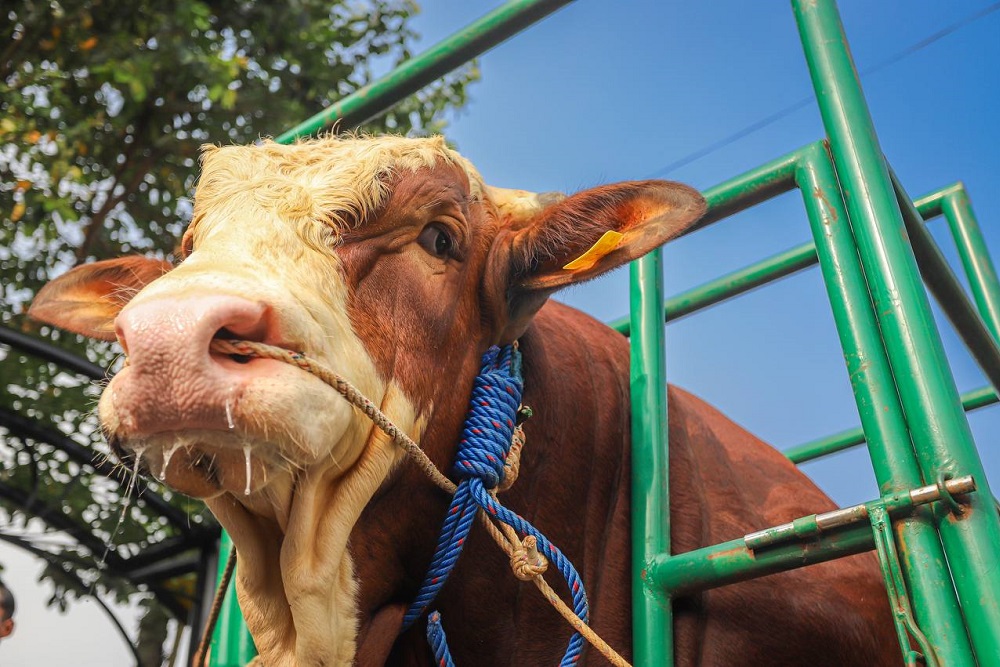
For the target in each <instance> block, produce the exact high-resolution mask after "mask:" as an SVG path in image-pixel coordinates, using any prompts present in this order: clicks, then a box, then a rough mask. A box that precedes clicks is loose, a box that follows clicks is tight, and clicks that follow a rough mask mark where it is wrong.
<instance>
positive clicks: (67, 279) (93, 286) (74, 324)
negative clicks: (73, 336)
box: [28, 256, 173, 340]
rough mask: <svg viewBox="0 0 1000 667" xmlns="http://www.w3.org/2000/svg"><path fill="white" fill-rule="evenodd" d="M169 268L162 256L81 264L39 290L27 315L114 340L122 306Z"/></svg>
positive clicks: (70, 329) (92, 335)
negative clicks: (116, 321) (160, 257)
mask: <svg viewBox="0 0 1000 667" xmlns="http://www.w3.org/2000/svg"><path fill="white" fill-rule="evenodd" d="M171 268H173V267H172V266H171V264H170V263H169V262H166V261H164V260H161V259H152V258H149V257H138V256H137V257H120V258H118V259H108V260H104V261H102V262H94V263H92V264H84V265H83V266H78V267H76V268H74V269H71V270H69V271H67V272H66V273H64V274H63V275H61V276H59V277H58V278H56V279H55V280H53V281H51V282H49V283H48V284H46V285H45V287H43V288H42V289H41V290H39V291H38V294H37V295H35V299H34V300H33V301H32V302H31V307H30V308H28V315H29V316H30V317H32V318H34V319H36V320H38V321H40V322H45V323H46V324H51V325H53V326H57V327H59V328H61V329H66V330H68V331H72V332H73V333H78V334H82V335H84V336H89V337H90V338H98V339H100V340H114V339H115V317H117V316H118V313H119V312H120V311H121V309H122V308H124V307H125V304H127V303H128V302H129V301H130V300H131V299H132V297H133V296H135V294H136V293H137V292H138V291H139V290H141V289H142V288H143V287H145V286H146V285H148V284H149V283H151V282H153V281H154V280H156V279H157V278H159V277H160V276H162V275H163V274H164V273H166V272H167V271H170V269H171Z"/></svg>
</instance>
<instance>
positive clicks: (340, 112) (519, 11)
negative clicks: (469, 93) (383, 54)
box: [275, 0, 571, 144]
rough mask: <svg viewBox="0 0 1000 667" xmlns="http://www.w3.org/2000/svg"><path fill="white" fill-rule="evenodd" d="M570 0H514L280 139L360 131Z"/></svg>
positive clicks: (284, 141)
mask: <svg viewBox="0 0 1000 667" xmlns="http://www.w3.org/2000/svg"><path fill="white" fill-rule="evenodd" d="M570 1H571V0H511V1H510V2H507V3H505V4H503V5H501V6H500V7H497V8H496V9H494V10H493V11H492V12H490V13H489V14H486V15H485V16H483V17H482V18H480V19H479V20H477V21H474V22H473V23H471V24H469V25H467V26H466V27H464V28H462V29H461V30H459V31H458V32H456V33H454V34H453V35H451V36H450V37H447V38H446V39H444V40H442V41H440V42H438V43H437V44H435V45H434V46H432V47H431V48H429V49H427V50H426V51H424V52H423V53H421V54H420V55H417V56H414V57H413V58H411V59H409V60H407V61H406V62H404V63H403V64H401V65H400V66H399V67H397V68H396V69H394V70H392V71H391V72H389V73H388V74H386V75H385V76H383V77H382V78H381V79H379V80H378V81H374V82H372V83H370V84H368V85H367V86H364V87H363V88H360V89H359V90H357V91H355V92H354V93H352V94H350V95H348V96H347V97H345V98H344V99H342V100H338V101H337V102H334V103H333V104H331V105H330V106H328V107H327V108H326V109H323V110H322V111H320V112H319V113H317V114H316V115H314V116H313V117H312V118H310V119H308V120H306V121H305V122H303V123H300V124H299V125H296V126H295V127H293V128H292V129H290V130H288V131H287V132H285V133H284V134H282V135H281V136H279V137H278V138H277V139H276V140H275V141H277V142H278V143H280V144H288V143H291V142H293V141H295V140H296V139H298V138H299V137H303V136H307V135H310V134H312V133H314V132H317V131H318V130H321V129H323V128H325V127H329V126H331V125H333V124H334V123H336V122H337V121H340V126H341V127H344V128H352V127H357V126H358V125H361V124H363V123H364V122H365V121H368V120H371V119H372V118H375V117H376V116H378V115H379V114H381V113H383V112H385V111H387V110H388V109H390V108H391V107H392V106H393V105H395V104H396V103H398V102H400V101H401V100H403V99H404V98H406V97H407V96H409V95H412V94H413V93H415V92H417V91H418V90H420V89H421V88H423V87H424V86H426V85H428V84H429V83H431V82H432V81H434V80H435V79H437V78H438V77H441V76H443V75H445V74H447V73H448V72H450V71H451V70H453V69H455V68H456V67H459V66H460V65H462V64H464V63H465V62H467V61H469V60H472V59H473V58H475V57H477V56H479V55H481V54H482V53H484V52H486V51H488V50H489V49H491V48H493V47H494V46H496V45H497V44H499V43H500V42H502V41H504V40H506V39H507V38H508V37H511V36H513V35H515V34H517V33H518V32H520V31H521V30H524V29H525V28H527V27H528V26H530V25H531V24H533V23H536V22H537V21H539V20H541V19H543V18H545V17H546V16H548V15H549V14H551V13H552V12H554V11H555V10H557V9H559V8H560V7H562V6H563V5H566V4H569V2H570Z"/></svg>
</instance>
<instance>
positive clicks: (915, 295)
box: [211, 0, 1000, 667]
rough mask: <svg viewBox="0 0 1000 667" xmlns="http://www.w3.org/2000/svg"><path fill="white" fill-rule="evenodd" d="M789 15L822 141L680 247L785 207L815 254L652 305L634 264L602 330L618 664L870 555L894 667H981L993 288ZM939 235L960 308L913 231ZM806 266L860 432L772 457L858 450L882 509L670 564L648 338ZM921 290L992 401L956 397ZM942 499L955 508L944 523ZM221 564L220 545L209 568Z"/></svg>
mask: <svg viewBox="0 0 1000 667" xmlns="http://www.w3.org/2000/svg"><path fill="white" fill-rule="evenodd" d="M568 2H569V0H514V1H512V2H508V3H506V4H505V5H503V6H502V7H500V8H498V9H497V10H495V11H493V12H491V13H490V14H488V15H486V16H484V17H483V18H482V19H480V20H479V21H476V22H475V23H473V24H471V25H470V26H468V27H467V28H465V29H463V30H461V31H459V32H458V33H456V34H455V35H453V36H451V37H449V38H448V39H446V40H444V41H442V42H441V43H439V44H438V45H436V46H434V47H432V48H431V49H429V50H428V51H426V52H425V53H424V54H422V55H420V56H418V57H416V58H414V59H413V60H411V61H409V62H408V63H405V64H404V65H402V66H400V67H399V68H398V69H396V70H394V71H393V72H391V73H389V74H388V75H387V76H385V77H384V78H383V79H381V80H379V81H378V82H376V83H373V84H372V85H370V86H368V87H366V88H365V89H362V90H360V91H358V92H357V93H356V94H354V95H352V96H350V97H348V98H345V99H344V100H342V101H340V102H338V103H337V104H334V105H333V106H331V107H330V108H328V109H326V110H325V111H324V112H322V113H321V114H318V115H317V116H315V117H313V118H312V119H310V120H308V121H306V122H305V123H303V124H301V125H299V126H297V127H295V128H293V129H291V130H289V131H288V132H286V133H285V134H283V135H281V136H280V137H279V138H278V141H280V142H290V141H292V140H294V139H295V138H297V137H300V136H304V135H307V134H310V133H312V132H315V131H316V130H318V129H321V128H323V127H327V126H329V125H330V124H332V123H333V122H335V121H337V120H340V121H341V123H342V125H343V126H353V125H357V124H359V123H361V122H364V121H365V120H367V119H369V118H371V117H373V116H376V115H378V114H379V113H380V112H382V111H384V110H386V109H387V108H389V107H391V106H392V105H393V104H395V103H396V102H398V101H399V100H401V99H402V98H403V97H405V96H407V95H409V94H410V93H412V92H415V91H416V90H418V89H419V88H421V87H422V86H424V85H426V84H427V83H429V82H431V81H433V80H434V79H435V78H437V77H438V76H441V75H442V74H443V73H445V72H447V71H448V70H450V69H452V68H454V67H456V66H458V65H460V64H461V63H463V62H465V61H467V60H469V59H471V58H473V57H475V56H477V55H478V54H480V53H482V52H484V51H486V50H487V49H489V48H490V47H492V46H494V45H495V44H497V43H499V42H500V41H502V40H504V39H506V38H507V37H509V36H511V35H513V34H515V33H516V32H518V31H519V30H521V29H523V28H525V27H527V26H528V25H530V24H532V23H534V22H535V21H538V20H539V19H541V18H543V17H545V16H547V15H548V14H550V13H551V12H553V11H555V10H556V9H558V8H559V7H561V6H563V5H565V4H567V3H568ZM792 7H793V10H794V13H795V18H796V21H797V23H798V28H799V32H800V36H801V39H802V44H803V48H804V51H805V55H806V60H807V62H808V65H809V70H810V73H811V76H812V81H813V86H814V88H815V91H816V97H817V100H818V103H819V107H820V111H821V114H822V119H823V124H824V127H825V130H826V135H827V136H826V138H825V139H823V140H821V141H818V142H816V143H813V144H810V145H807V146H805V147H803V148H801V149H799V150H797V151H794V152H792V153H790V154H788V155H786V156H784V157H782V158H779V159H777V160H774V161H773V162H770V163H768V164H766V165H764V166H762V167H759V168H757V169H754V170H752V171H750V172H748V173H745V174H743V175H741V176H738V177H736V178H733V179H730V180H729V181H726V182H725V183H722V184H720V185H718V186H716V187H714V188H711V189H709V190H707V191H706V192H705V193H704V194H705V197H706V199H707V200H708V202H709V211H708V214H707V215H706V217H705V218H704V219H703V220H702V221H701V222H700V223H699V224H698V226H697V228H701V227H705V226H707V225H709V224H712V223H714V222H717V221H718V220H720V219H722V218H724V217H726V216H729V215H732V214H734V213H736V212H738V211H741V210H743V209H746V208H749V207H751V206H754V205H756V204H759V203H761V202H763V201H765V200H768V199H770V198H772V197H775V196H777V195H779V194H782V193H784V192H787V191H789V190H792V189H795V188H797V189H798V190H799V191H800V192H801V193H802V199H803V203H804V204H805V209H806V213H807V216H808V218H809V223H810V228H811V230H812V234H813V239H814V243H808V244H805V245H802V246H799V247H797V248H792V249H791V250H789V251H787V252H784V253H781V254H779V255H776V256H773V257H770V258H767V259H765V260H763V261H761V262H758V263H757V264H754V265H753V266H749V267H747V268H745V269H742V270H740V271H736V272H734V273H731V274H729V275H726V276H723V277H721V278H719V279H717V280H713V281H711V282H709V283H706V284H705V285H702V286H700V287H698V288H695V289H693V290H690V291H688V292H686V293H684V294H681V295H678V296H676V297H673V298H671V299H667V300H666V301H665V300H664V296H663V284H662V275H663V274H662V270H661V251H660V250H656V251H654V252H652V253H650V254H649V255H647V256H646V257H644V258H642V259H640V260H638V261H637V262H635V263H633V265H632V267H631V315H630V317H629V318H627V319H625V320H623V321H618V322H614V323H612V326H614V327H615V328H617V329H618V330H619V331H621V332H622V333H624V334H626V335H630V334H631V339H632V345H631V349H632V379H631V383H632V401H633V419H632V422H633V472H632V480H633V481H632V485H633V491H632V502H633V517H632V526H633V550H632V572H633V617H634V633H633V651H634V658H635V664H637V665H641V666H646V665H670V664H672V663H673V637H672V633H671V628H672V622H671V605H670V599H671V598H672V597H674V596H678V595H682V594H685V593H690V592H693V591H698V590H704V589H707V588H712V587H715V586H721V585H725V584H728V583H733V582H737V581H743V580H745V579H749V578H752V577H755V576H762V575H764V574H770V573H774V572H780V571H783V570H788V569H792V568H795V567H800V566H803V565H808V564H811V563H816V562H822V561H825V560H830V559H833V558H837V557H840V556H846V555H850V554H855V553H859V552H863V551H868V550H872V549H875V550H876V552H877V554H878V556H879V561H880V563H881V564H882V570H883V575H884V578H885V582H886V587H887V592H888V594H889V598H890V603H891V605H892V607H893V610H894V612H895V621H896V627H897V631H898V633H899V638H900V645H901V650H902V651H903V654H904V656H905V657H906V658H907V663H908V664H915V662H916V661H918V660H923V661H924V662H925V663H927V664H929V665H933V664H937V665H942V666H944V665H947V666H948V667H965V666H969V667H974V666H975V665H977V664H980V665H986V664H993V663H992V662H991V661H995V660H996V659H997V656H1000V521H998V515H997V511H996V508H995V507H994V500H993V494H992V492H991V491H990V489H989V486H988V483H987V480H986V475H985V473H984V470H983V466H982V463H981V461H980V459H979V455H978V453H977V451H976V448H975V443H974V442H973V438H972V434H971V432H970V430H969V425H968V422H967V420H966V417H965V413H964V410H966V409H975V408H977V407H982V406H984V405H988V404H990V403H994V402H996V401H997V395H996V391H995V390H994V389H993V387H1000V346H998V344H997V340H998V336H1000V281H998V279H997V275H996V272H995V270H994V267H993V264H992V262H991V260H990V258H989V256H988V254H987V252H986V248H985V244H984V243H983V239H982V235H981V233H980V230H979V227H978V225H977V223H976V220H975V216H974V214H973V212H972V208H971V205H970V203H969V198H968V195H967V194H966V192H965V189H964V187H963V186H962V185H961V184H956V185H952V186H950V187H947V188H944V189H941V190H939V191H937V192H934V193H931V194H930V195H927V196H926V197H923V198H921V199H918V200H912V199H911V198H910V197H909V195H907V193H906V192H905V191H904V190H903V187H902V186H901V185H900V183H899V181H898V180H897V179H896V176H895V174H894V173H893V172H892V169H891V167H890V166H889V165H888V164H887V162H886V159H885V157H884V156H883V155H882V152H881V149H880V147H879V143H878V138H877V137H876V134H875V129H874V126H873V124H872V120H871V116H870V114H869V111H868V107H867V104H866V102H865V99H864V96H863V94H862V92H861V87H860V84H859V82H858V77H857V73H856V70H855V68H854V64H853V62H852V59H851V56H850V53H849V51H848V47H847V40H846V37H845V35H844V30H843V26H842V24H841V21H840V15H839V13H838V10H837V8H836V5H835V3H834V2H833V0H792ZM939 215H943V216H944V217H945V218H946V219H947V220H948V223H949V226H950V229H951V232H952V235H953V236H954V238H955V242H956V244H957V246H958V250H959V255H960V257H961V260H962V264H963V268H964V269H965V273H966V275H967V277H968V281H969V283H970V286H971V290H972V293H973V296H974V300H975V305H973V303H972V302H971V301H970V300H969V298H968V297H967V296H966V294H965V292H964V290H963V289H962V287H961V284H960V282H959V280H958V279H957V278H956V276H955V275H954V273H953V272H952V271H951V269H950V268H949V266H948V265H947V263H946V262H945V260H944V258H943V256H942V254H941V252H940V250H939V249H938V247H937V245H936V243H935V242H934V240H933V239H932V237H931V235H930V233H929V232H928V231H927V230H926V228H925V227H924V221H925V220H927V219H930V218H933V217H935V216H939ZM816 262H818V263H819V265H820V268H821V271H822V275H823V279H824V282H825V284H826V289H827V293H828V296H829V298H830V303H831V306H832V308H833V313H834V319H835V321H836V325H837V329H838V332H839V335H840V341H841V345H842V347H843V352H844V359H845V361H846V363H847V371H848V374H849V376H850V378H851V383H852V386H853V389H854V395H855V399H856V401H857V405H858V411H859V413H860V415H861V421H862V427H861V428H857V429H853V430H850V431H845V432H844V433H842V434H838V435H836V436H833V437H830V438H824V439H822V440H817V441H814V442H811V443H806V444H805V445H802V446H800V447H796V448H793V449H791V450H789V451H787V452H786V454H787V455H788V456H789V458H791V459H792V460H793V461H794V462H796V463H799V462H802V461H807V460H811V459H814V458H817V457H819V456H823V455H826V454H829V453H833V452H836V451H840V450H841V449H844V448H846V447H851V446H853V445H857V444H860V443H862V442H867V444H868V449H869V453H870V455H871V460H872V465H873V468H874V470H875V475H876V478H877V480H878V484H879V490H880V494H881V497H880V498H879V499H877V500H873V501H871V502H869V503H865V504H864V505H859V506H857V507H853V508H847V509H845V510H838V511H835V512H830V513H827V514H823V515H813V516H810V517H802V518H801V519H799V520H796V521H794V522H792V523H789V524H786V525H783V526H776V527H772V528H768V529H765V530H761V531H759V532H757V533H752V534H750V535H747V536H745V537H744V538H742V539H738V540H733V541H731V542H727V543H724V544H720V545H715V546H711V547H706V548H703V549H699V550H697V551H694V552H690V553H684V554H677V555H671V554H670V543H669V536H670V525H669V517H670V512H669V504H668V500H669V499H668V455H667V450H668V448H667V446H666V445H667V426H666V424H667V414H666V413H667V406H666V379H665V370H664V326H663V325H664V320H665V319H666V320H668V321H669V320H670V319H672V318H676V317H680V316H681V315H686V314H689V313H691V312H694V311H696V310H699V309H701V308H704V307H707V306H709V305H712V304H715V303H718V302H720V301H722V300H725V299H728V298H731V297H733V296H736V295H738V294H741V293H743V292H746V291H748V290H750V289H753V288H754V287H757V286H759V285H762V284H765V283H767V282H771V281H773V280H777V279H778V278H781V277H783V276H786V275H789V274H791V273H793V272H795V271H798V270H801V269H803V268H805V267H807V266H810V265H812V264H814V263H816ZM922 281H923V282H922ZM924 282H926V285H927V287H928V288H929V289H930V290H931V292H932V293H933V294H934V296H935V298H936V300H937V301H938V302H939V304H940V305H941V307H942V309H943V310H944V312H945V314H946V315H947V316H948V317H949V319H950V320H951V322H952V323H953V324H954V325H955V327H956V329H957V330H958V331H959V333H960V335H961V337H962V339H963V340H964V341H965V343H966V344H967V346H968V347H969V349H970V350H971V351H972V353H973V356H974V358H975V359H976V361H977V362H978V363H979V365H980V366H981V367H982V369H983V371H984V373H985V374H986V376H987V377H988V378H989V380H990V383H991V385H992V387H989V386H988V387H984V388H982V389H980V390H977V391H973V392H970V393H968V394H966V395H963V396H959V394H958V390H957V389H956V386H955V382H954V379H953V377H952V374H951V371H950V368H949V366H948V364H947V361H946V359H945V356H944V349H943V346H942V343H941V340H940V337H939V335H938V332H937V328H936V326H935V324H934V321H933V318H932V315H931V310H930V304H929V302H928V299H927V296H926V293H925V291H924V284H923V283H924ZM970 477H971V479H970ZM954 494H963V495H962V499H961V500H962V502H961V504H959V503H958V502H957V501H956V500H955V498H954ZM230 548H231V545H230V544H229V542H228V540H227V539H226V538H225V537H224V539H223V545H222V551H223V554H222V557H220V563H224V562H225V561H226V558H225V556H226V555H227V554H228V550H229V549H230ZM911 640H912V643H911ZM911 645H912V646H913V648H911ZM253 654H254V651H253V644H252V641H251V640H250V638H249V635H248V634H247V633H246V631H245V629H244V628H243V625H242V618H241V616H240V613H239V609H238V607H237V606H236V603H235V595H233V594H232V591H230V594H229V595H228V596H227V602H226V604H225V605H224V608H223V614H222V617H221V620H220V623H219V626H218V628H217V630H216V634H215V637H214V640H213V650H212V659H211V664H212V665H215V666H216V667H230V666H232V665H243V664H244V663H245V662H246V661H247V660H249V659H250V658H251V657H252V656H253Z"/></svg>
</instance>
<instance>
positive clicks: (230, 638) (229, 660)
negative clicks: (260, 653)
mask: <svg viewBox="0 0 1000 667" xmlns="http://www.w3.org/2000/svg"><path fill="white" fill-rule="evenodd" d="M232 550H233V542H232V540H231V539H229V534H228V533H227V532H226V531H222V538H221V539H220V541H219V574H218V577H219V579H220V580H221V578H222V572H223V570H225V569H226V562H227V561H228V560H229V552H231V551H232ZM237 567H238V566H237ZM211 650H212V655H211V659H210V660H209V663H208V664H209V665H211V667H243V665H245V664H247V663H248V662H250V661H251V660H253V659H254V657H256V655H257V648H256V647H255V646H254V644H253V638H252V637H251V636H250V633H249V632H248V631H247V628H246V625H244V623H243V612H241V611H240V605H239V603H238V602H237V601H236V577H233V579H232V580H231V581H230V582H229V588H228V589H227V590H226V597H225V599H224V600H223V602H222V611H221V612H220V614H219V620H218V622H217V623H216V625H215V633H214V634H213V635H212V649H211Z"/></svg>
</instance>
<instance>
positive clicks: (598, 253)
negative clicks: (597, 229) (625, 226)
mask: <svg viewBox="0 0 1000 667" xmlns="http://www.w3.org/2000/svg"><path fill="white" fill-rule="evenodd" d="M624 237H625V235H624V234H622V233H621V232H614V231H611V230H608V231H606V232H604V235H603V236H601V238H599V239H597V243H595V244H594V245H592V246H590V250H588V251H587V252H585V253H583V254H582V255H580V256H579V257H577V258H576V259H574V260H573V261H572V262H570V263H569V264H567V265H566V266H564V267H563V269H565V270H566V271H576V270H577V269H589V268H590V267H592V266H593V265H594V264H597V260H599V259H600V258H601V257H604V256H605V255H607V254H608V253H609V252H611V251H612V250H614V249H615V248H617V247H618V244H619V243H621V241H622V239H623V238H624Z"/></svg>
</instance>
